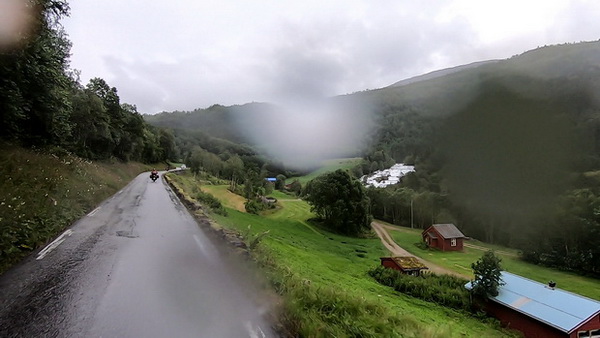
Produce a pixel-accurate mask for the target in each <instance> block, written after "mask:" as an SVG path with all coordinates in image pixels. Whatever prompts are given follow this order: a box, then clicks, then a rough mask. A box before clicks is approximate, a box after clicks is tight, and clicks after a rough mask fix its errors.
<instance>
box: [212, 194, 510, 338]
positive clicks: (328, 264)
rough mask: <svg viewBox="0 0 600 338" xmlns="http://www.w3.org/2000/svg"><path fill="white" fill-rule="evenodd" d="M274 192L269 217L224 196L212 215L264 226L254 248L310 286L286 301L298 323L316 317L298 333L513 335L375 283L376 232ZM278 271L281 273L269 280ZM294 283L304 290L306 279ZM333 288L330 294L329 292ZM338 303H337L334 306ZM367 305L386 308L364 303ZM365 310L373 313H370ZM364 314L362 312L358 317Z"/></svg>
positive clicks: (253, 229) (242, 228) (380, 250)
mask: <svg viewBox="0 0 600 338" xmlns="http://www.w3.org/2000/svg"><path fill="white" fill-rule="evenodd" d="M202 188H203V189H204V188H205V186H203V187H202ZM221 189H224V188H223V187H210V188H208V189H207V190H210V191H212V192H214V193H215V194H214V195H215V196H221V197H223V196H227V195H223V194H219V193H218V192H219V191H221ZM272 196H274V197H276V198H277V199H278V204H279V209H278V210H276V211H275V212H271V213H269V214H268V215H267V216H257V215H252V214H248V213H245V212H240V211H237V210H235V209H233V208H230V207H227V206H228V205H229V204H228V202H227V201H222V202H223V203H224V205H225V206H226V207H227V211H228V214H229V216H227V217H223V216H219V215H213V216H212V217H213V218H214V219H215V220H216V222H217V223H218V224H220V225H221V226H224V227H226V228H232V229H237V230H238V231H239V232H240V233H242V234H246V233H249V235H250V236H256V235H258V234H261V233H264V232H266V231H269V233H268V234H267V235H266V236H265V237H263V239H262V241H261V243H260V245H259V252H262V254H264V255H267V256H268V258H267V259H268V260H269V261H273V262H275V264H276V265H277V266H278V269H279V270H278V272H277V273H276V274H278V275H281V274H289V275H293V276H294V278H296V279H297V280H301V281H302V283H301V284H302V285H309V286H310V290H312V291H311V294H312V295H313V296H312V297H308V296H306V294H304V293H302V294H301V296H297V297H298V298H296V299H292V300H291V301H290V303H291V304H292V306H293V305H294V304H303V305H301V308H300V310H299V312H302V314H301V316H305V317H306V318H304V319H303V324H302V325H308V324H307V323H309V322H311V321H315V323H317V324H316V327H309V328H305V329H304V330H305V331H304V332H303V333H302V334H300V335H301V336H313V337H320V336H331V333H330V332H337V335H338V336H355V335H358V336H373V337H376V336H381V334H379V335H377V334H367V333H365V332H371V331H369V330H370V329H368V328H372V327H377V325H384V324H385V323H387V324H386V325H392V324H393V325H394V328H393V330H394V332H395V333H394V334H391V333H389V332H388V333H387V334H388V335H385V336H398V337H400V336H406V337H421V336H423V337H440V336H444V337H504V336H511V335H510V334H508V333H506V332H504V331H499V330H498V328H497V326H496V325H495V324H489V323H485V322H482V321H481V319H477V318H474V317H472V316H470V315H467V314H465V313H462V312H458V311H455V310H452V309H448V308H445V307H442V306H439V305H436V304H432V303H428V302H424V301H421V300H419V299H416V298H413V297H410V296H406V295H403V294H400V293H398V292H395V291H393V289H392V288H389V287H385V286H382V285H380V284H379V283H377V282H376V281H375V280H373V279H372V278H371V277H370V276H368V275H367V271H368V270H369V269H371V268H373V267H376V266H378V265H379V257H381V256H384V255H387V252H386V251H385V249H384V247H383V245H382V244H381V242H380V240H379V239H378V238H362V239H359V238H350V237H345V236H340V235H337V234H333V233H330V232H328V231H326V230H324V229H321V228H318V227H317V226H315V225H313V224H311V223H310V222H308V219H310V218H311V217H313V215H312V214H311V212H310V207H309V205H308V204H306V203H305V202H304V201H301V200H298V199H296V198H294V197H291V196H289V195H286V194H283V193H281V192H274V193H273V194H272ZM278 278H282V277H281V276H279V277H274V278H273V279H278ZM297 289H303V286H300V287H298V288H297ZM296 293H297V290H291V291H288V294H291V295H294V294H296ZM330 293H333V294H334V295H333V296H331V295H330ZM284 296H285V295H284ZM313 298H314V299H313ZM307 299H308V300H310V302H311V303H314V302H315V301H316V300H318V301H320V302H321V303H319V305H318V306H317V310H314V308H313V307H311V306H309V305H306V304H307V302H308V300H307ZM349 299H351V300H353V301H352V302H354V303H353V304H355V303H356V301H358V302H359V303H360V302H364V303H365V305H361V306H364V309H360V308H359V310H358V311H359V312H358V313H357V314H355V315H352V316H348V313H351V311H350V310H348V308H352V307H351V306H346V305H344V306H342V305H341V304H347V303H352V302H351V301H349ZM356 306H357V305H354V307H356ZM336 307H338V308H339V309H338V310H335V309H336ZM371 307H375V308H378V309H380V310H378V311H384V313H376V312H375V310H369V309H371ZM381 309H383V310H381ZM370 311H373V313H372V314H370V313H369V312H370ZM340 313H345V314H346V315H347V316H346V317H344V318H345V319H339V320H337V321H336V320H335V319H333V318H337V317H336V316H342V315H340ZM365 316H366V318H363V317H365ZM369 316H370V317H369ZM386 318H387V319H386ZM333 322H335V323H337V324H335V325H337V326H338V327H340V326H344V323H345V325H346V327H345V328H344V329H338V330H341V331H328V329H327V328H326V327H324V326H327V325H330V324H331V323H333ZM340 322H342V323H340ZM374 322H376V324H374ZM382 323H384V324H382ZM331 325H333V324H331ZM314 330H316V331H314ZM373 330H374V329H373ZM355 331H356V332H359V333H360V334H358V333H356V332H355ZM327 332H329V333H327ZM352 332H355V333H354V334H353V333H352ZM373 332H382V331H373Z"/></svg>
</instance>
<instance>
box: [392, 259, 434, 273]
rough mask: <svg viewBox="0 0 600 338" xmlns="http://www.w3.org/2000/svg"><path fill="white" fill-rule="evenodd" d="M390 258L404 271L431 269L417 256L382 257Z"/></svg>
mask: <svg viewBox="0 0 600 338" xmlns="http://www.w3.org/2000/svg"><path fill="white" fill-rule="evenodd" d="M388 259H391V260H392V261H394V263H396V264H397V265H398V266H399V267H400V268H401V269H402V270H404V271H411V270H423V269H429V268H428V267H427V266H425V265H424V264H423V263H421V261H419V260H418V259H417V258H416V257H410V256H407V257H381V260H382V261H383V260H388Z"/></svg>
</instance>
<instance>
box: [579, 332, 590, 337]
mask: <svg viewBox="0 0 600 338" xmlns="http://www.w3.org/2000/svg"><path fill="white" fill-rule="evenodd" d="M577 338H591V336H590V331H579V332H577Z"/></svg>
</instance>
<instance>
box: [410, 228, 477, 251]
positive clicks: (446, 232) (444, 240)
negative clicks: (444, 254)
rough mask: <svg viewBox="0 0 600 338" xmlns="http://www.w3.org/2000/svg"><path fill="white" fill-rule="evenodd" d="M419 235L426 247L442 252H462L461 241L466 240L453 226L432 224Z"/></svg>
mask: <svg viewBox="0 0 600 338" xmlns="http://www.w3.org/2000/svg"><path fill="white" fill-rule="evenodd" d="M421 235H422V236H423V241H424V242H425V243H426V244H427V246H429V247H430V248H438V249H440V250H442V251H462V249H463V240H464V239H465V238H466V237H465V235H463V233H462V232H460V230H458V228H457V227H456V226H455V225H454V224H434V225H432V226H430V227H429V228H427V229H425V230H424V231H423V232H422V233H421Z"/></svg>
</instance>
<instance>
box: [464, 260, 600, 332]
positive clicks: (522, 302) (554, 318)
mask: <svg viewBox="0 0 600 338" xmlns="http://www.w3.org/2000/svg"><path fill="white" fill-rule="evenodd" d="M502 281H503V282H504V283H505V284H504V285H502V286H500V287H499V288H498V295H497V296H496V297H490V299H491V300H493V301H495V302H498V303H500V304H502V305H504V306H506V307H508V308H511V309H513V310H515V311H518V312H520V313H522V314H524V315H526V316H529V317H532V318H535V319H537V320H538V321H540V322H543V323H546V324H548V325H550V326H553V327H555V328H557V329H559V330H560V331H563V332H566V333H571V332H573V331H574V330H575V329H576V328H578V327H579V326H581V325H582V324H584V323H585V322H587V321H588V320H589V319H590V318H592V317H594V316H596V315H597V314H598V313H600V302H598V301H596V300H593V299H590V298H586V297H583V296H580V295H577V294H574V293H571V292H568V291H564V290H561V289H558V288H555V289H551V288H549V287H548V286H547V285H545V284H542V283H538V282H535V281H532V280H530V279H527V278H524V277H521V276H518V275H514V274H512V273H509V272H506V271H502ZM465 287H466V288H467V289H471V287H472V286H471V282H469V283H467V284H466V285H465Z"/></svg>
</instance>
